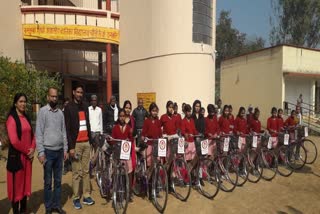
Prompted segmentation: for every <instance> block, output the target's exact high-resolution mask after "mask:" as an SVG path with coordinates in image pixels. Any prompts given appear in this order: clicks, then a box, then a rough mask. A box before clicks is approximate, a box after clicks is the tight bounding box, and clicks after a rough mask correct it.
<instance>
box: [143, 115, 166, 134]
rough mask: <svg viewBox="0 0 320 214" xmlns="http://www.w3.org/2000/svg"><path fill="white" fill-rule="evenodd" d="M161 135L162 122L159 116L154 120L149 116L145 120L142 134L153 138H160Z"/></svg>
mask: <svg viewBox="0 0 320 214" xmlns="http://www.w3.org/2000/svg"><path fill="white" fill-rule="evenodd" d="M161 135H162V131H161V122H160V120H159V119H158V118H157V119H154V120H153V119H151V118H148V119H146V120H145V121H144V123H143V128H142V133H141V136H143V137H147V138H151V139H158V138H160V137H161Z"/></svg>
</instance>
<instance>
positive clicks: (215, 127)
mask: <svg viewBox="0 0 320 214" xmlns="http://www.w3.org/2000/svg"><path fill="white" fill-rule="evenodd" d="M207 111H208V116H207V117H206V118H205V124H206V125H205V126H206V131H205V136H206V137H207V138H216V137H217V136H218V135H219V132H220V129H219V124H218V118H217V115H216V114H215V112H216V110H215V108H214V105H212V104H209V105H208V106H207ZM215 148H216V142H215V140H213V139H209V151H208V155H209V156H212V155H213V151H214V150H215Z"/></svg>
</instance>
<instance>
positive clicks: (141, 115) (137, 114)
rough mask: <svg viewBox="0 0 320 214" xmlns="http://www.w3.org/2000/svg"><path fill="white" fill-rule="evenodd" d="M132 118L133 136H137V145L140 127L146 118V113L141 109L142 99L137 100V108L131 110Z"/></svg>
mask: <svg viewBox="0 0 320 214" xmlns="http://www.w3.org/2000/svg"><path fill="white" fill-rule="evenodd" d="M132 116H133V117H134V121H135V130H134V135H138V141H139V142H137V143H140V136H141V132H142V127H143V123H144V120H145V119H146V118H147V117H148V111H147V110H146V109H145V108H144V107H143V99H141V98H139V99H138V107H137V108H135V109H134V110H133V113H132Z"/></svg>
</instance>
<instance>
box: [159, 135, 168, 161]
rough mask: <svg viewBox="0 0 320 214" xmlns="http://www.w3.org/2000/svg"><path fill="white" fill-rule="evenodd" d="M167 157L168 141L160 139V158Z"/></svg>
mask: <svg viewBox="0 0 320 214" xmlns="http://www.w3.org/2000/svg"><path fill="white" fill-rule="evenodd" d="M166 156H167V139H164V138H160V139H159V140H158V157H166Z"/></svg>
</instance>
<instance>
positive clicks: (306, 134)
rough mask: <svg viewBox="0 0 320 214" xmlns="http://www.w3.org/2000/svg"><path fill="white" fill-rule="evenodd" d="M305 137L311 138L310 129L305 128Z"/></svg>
mask: <svg viewBox="0 0 320 214" xmlns="http://www.w3.org/2000/svg"><path fill="white" fill-rule="evenodd" d="M304 136H305V137H308V136H309V129H308V127H304Z"/></svg>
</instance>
